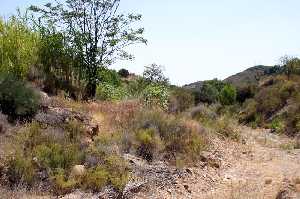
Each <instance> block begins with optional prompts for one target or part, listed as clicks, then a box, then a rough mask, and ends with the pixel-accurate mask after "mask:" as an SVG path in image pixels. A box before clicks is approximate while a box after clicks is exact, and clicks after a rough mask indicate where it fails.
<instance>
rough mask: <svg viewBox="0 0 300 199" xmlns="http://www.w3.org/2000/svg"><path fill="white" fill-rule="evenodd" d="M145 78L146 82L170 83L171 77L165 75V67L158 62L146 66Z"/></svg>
mask: <svg viewBox="0 0 300 199" xmlns="http://www.w3.org/2000/svg"><path fill="white" fill-rule="evenodd" d="M143 78H144V79H145V80H146V82H149V83H154V84H165V85H167V84H168V83H169V79H168V78H166V77H165V75H164V73H163V67H162V66H159V65H157V64H151V65H150V66H146V67H145V70H144V72H143Z"/></svg>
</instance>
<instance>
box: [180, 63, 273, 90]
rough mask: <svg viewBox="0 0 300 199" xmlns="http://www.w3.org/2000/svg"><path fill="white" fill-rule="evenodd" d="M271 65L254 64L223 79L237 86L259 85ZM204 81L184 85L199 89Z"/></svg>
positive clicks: (187, 87) (191, 88)
mask: <svg viewBox="0 0 300 199" xmlns="http://www.w3.org/2000/svg"><path fill="white" fill-rule="evenodd" d="M270 68H271V66H263V65H259V66H253V67H251V68H248V69H246V70H244V71H242V72H239V73H237V74H235V75H232V76H229V77H227V78H226V79H224V80H223V81H224V82H226V83H230V84H232V85H234V86H235V87H237V88H240V87H244V86H247V85H250V84H254V85H257V84H258V82H259V80H260V79H262V78H263V77H264V76H266V73H268V71H269V70H270ZM203 83H204V81H198V82H194V83H191V84H187V85H184V86H183V87H184V88H186V89H190V90H195V91H199V90H201V88H202V86H203Z"/></svg>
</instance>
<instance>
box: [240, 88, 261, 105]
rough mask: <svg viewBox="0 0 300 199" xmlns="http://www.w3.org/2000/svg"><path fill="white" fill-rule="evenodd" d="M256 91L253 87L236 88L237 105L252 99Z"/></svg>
mask: <svg viewBox="0 0 300 199" xmlns="http://www.w3.org/2000/svg"><path fill="white" fill-rule="evenodd" d="M256 90H257V88H256V86H254V85H249V86H245V87H243V88H238V89H237V96H236V100H237V101H238V102H239V103H244V102H245V101H246V100H247V99H250V98H253V97H254V96H255V93H256V92H257V91H256Z"/></svg>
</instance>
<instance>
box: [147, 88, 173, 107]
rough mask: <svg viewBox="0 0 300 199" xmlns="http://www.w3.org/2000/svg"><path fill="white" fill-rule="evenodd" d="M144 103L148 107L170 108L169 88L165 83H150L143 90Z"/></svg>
mask: <svg viewBox="0 0 300 199" xmlns="http://www.w3.org/2000/svg"><path fill="white" fill-rule="evenodd" d="M143 100H144V104H145V105H146V106H147V107H160V108H162V109H164V110H167V109H168V100H169V89H168V88H167V87H166V86H164V85H159V84H149V85H148V86H147V87H146V88H145V90H144V91H143Z"/></svg>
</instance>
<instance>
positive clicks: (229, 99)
mask: <svg viewBox="0 0 300 199" xmlns="http://www.w3.org/2000/svg"><path fill="white" fill-rule="evenodd" d="M219 99H220V103H221V104H222V105H232V104H234V103H235V101H236V89H235V88H234V87H233V86H231V85H225V86H224V88H223V89H222V90H221V92H220V95H219Z"/></svg>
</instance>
